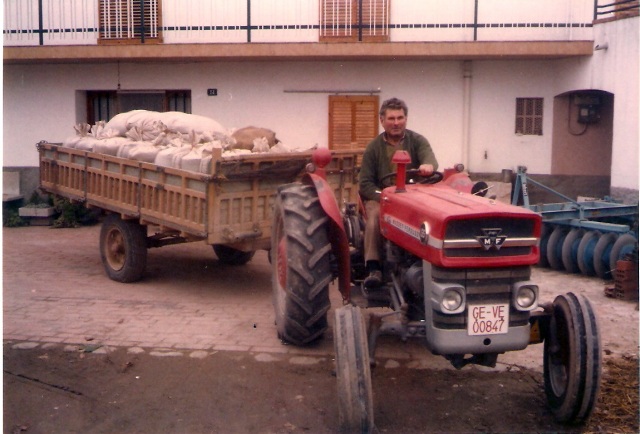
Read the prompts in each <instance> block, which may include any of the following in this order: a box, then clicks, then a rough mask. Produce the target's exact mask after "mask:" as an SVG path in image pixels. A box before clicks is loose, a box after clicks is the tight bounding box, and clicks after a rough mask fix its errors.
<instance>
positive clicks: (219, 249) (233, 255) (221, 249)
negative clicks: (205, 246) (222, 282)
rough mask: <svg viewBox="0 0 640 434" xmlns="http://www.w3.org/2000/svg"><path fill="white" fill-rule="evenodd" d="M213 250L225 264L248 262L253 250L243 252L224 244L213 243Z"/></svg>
mask: <svg viewBox="0 0 640 434" xmlns="http://www.w3.org/2000/svg"><path fill="white" fill-rule="evenodd" d="M213 251H214V252H215V254H216V256H217V257H218V259H219V260H220V262H221V263H223V264H226V265H244V264H246V263H247V262H249V261H250V260H251V259H252V258H253V255H254V254H255V252H243V251H242V250H238V249H234V248H233V247H229V246H225V245H224V244H214V245H213Z"/></svg>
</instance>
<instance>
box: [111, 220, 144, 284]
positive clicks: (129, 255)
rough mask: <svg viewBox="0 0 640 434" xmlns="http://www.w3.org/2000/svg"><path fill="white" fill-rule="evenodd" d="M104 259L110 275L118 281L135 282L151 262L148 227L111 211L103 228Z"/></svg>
mask: <svg viewBox="0 0 640 434" xmlns="http://www.w3.org/2000/svg"><path fill="white" fill-rule="evenodd" d="M100 258H101V259H102V264H103V265H104V269H105V271H106V272H107V276H109V278H110V279H111V280H115V281H116V282H123V283H128V282H135V281H137V280H140V278H142V274H143V273H144V269H145V267H146V265H147V229H146V226H143V225H141V224H139V223H138V222H137V221H134V220H122V219H121V218H120V216H119V215H117V214H110V215H108V216H107V218H106V219H105V220H104V222H103V223H102V228H101V230H100Z"/></svg>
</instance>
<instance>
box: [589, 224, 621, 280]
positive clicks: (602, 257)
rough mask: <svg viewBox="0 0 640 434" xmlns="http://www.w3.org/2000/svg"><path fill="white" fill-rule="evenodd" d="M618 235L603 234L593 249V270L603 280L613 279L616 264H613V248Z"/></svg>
mask: <svg viewBox="0 0 640 434" xmlns="http://www.w3.org/2000/svg"><path fill="white" fill-rule="evenodd" d="M617 238H618V235H616V234H614V233H612V232H609V233H606V234H603V235H602V236H601V237H600V239H599V240H598V242H597V243H596V246H595V247H594V249H593V268H594V269H595V270H596V274H597V275H598V277H599V278H601V279H611V277H612V276H611V271H612V269H613V268H614V267H615V264H611V263H610V262H609V260H610V259H611V248H612V247H613V244H614V243H615V242H616V240H617Z"/></svg>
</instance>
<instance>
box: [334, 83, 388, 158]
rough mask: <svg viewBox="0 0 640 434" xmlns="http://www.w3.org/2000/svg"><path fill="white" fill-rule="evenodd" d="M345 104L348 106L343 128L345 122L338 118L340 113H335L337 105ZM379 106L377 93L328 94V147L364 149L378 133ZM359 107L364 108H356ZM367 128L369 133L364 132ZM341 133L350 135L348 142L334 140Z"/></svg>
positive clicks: (342, 105) (335, 148)
mask: <svg viewBox="0 0 640 434" xmlns="http://www.w3.org/2000/svg"><path fill="white" fill-rule="evenodd" d="M345 105H349V106H350V110H349V111H350V113H349V115H348V117H349V123H348V127H347V128H348V129H345V125H346V123H345V122H344V121H340V120H339V119H338V117H339V115H340V114H339V113H337V112H338V108H337V107H338V106H341V107H342V108H344V107H345ZM365 105H366V107H365ZM359 106H360V107H359ZM379 107H380V98H379V96H378V95H329V134H328V136H329V137H328V147H329V149H332V150H341V149H344V150H354V149H365V148H366V147H367V144H368V143H369V142H370V141H371V140H372V139H373V138H375V137H376V136H377V135H378V134H379V127H380V117H379V114H378V110H379ZM359 108H360V109H362V108H364V110H358V109H359ZM343 113H344V111H343ZM343 116H344V115H343ZM367 130H369V131H371V135H369V134H367V133H366V132H367ZM341 135H342V136H344V135H348V136H350V139H349V143H338V142H336V140H335V139H336V137H338V136H341Z"/></svg>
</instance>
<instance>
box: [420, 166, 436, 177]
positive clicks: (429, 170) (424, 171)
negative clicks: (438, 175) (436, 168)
mask: <svg viewBox="0 0 640 434" xmlns="http://www.w3.org/2000/svg"><path fill="white" fill-rule="evenodd" d="M418 171H419V172H420V176H429V175H433V165H432V164H421V165H420V167H418Z"/></svg>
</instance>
